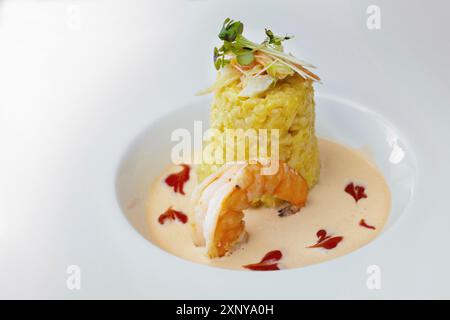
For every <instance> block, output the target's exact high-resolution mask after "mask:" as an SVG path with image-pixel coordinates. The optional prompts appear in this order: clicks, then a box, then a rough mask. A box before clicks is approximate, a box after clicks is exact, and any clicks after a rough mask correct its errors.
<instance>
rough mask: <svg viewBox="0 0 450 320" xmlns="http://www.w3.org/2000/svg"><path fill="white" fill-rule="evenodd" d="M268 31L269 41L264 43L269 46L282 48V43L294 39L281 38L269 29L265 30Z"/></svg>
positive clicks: (288, 37)
mask: <svg viewBox="0 0 450 320" xmlns="http://www.w3.org/2000/svg"><path fill="white" fill-rule="evenodd" d="M265 31H266V36H267V39H266V40H265V41H264V42H266V43H268V44H271V45H274V46H277V47H278V46H281V43H282V42H283V41H285V40H289V39H292V38H293V37H291V36H284V37H280V36H276V35H274V34H273V32H272V31H271V30H269V29H265Z"/></svg>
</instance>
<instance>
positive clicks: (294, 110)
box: [197, 74, 320, 206]
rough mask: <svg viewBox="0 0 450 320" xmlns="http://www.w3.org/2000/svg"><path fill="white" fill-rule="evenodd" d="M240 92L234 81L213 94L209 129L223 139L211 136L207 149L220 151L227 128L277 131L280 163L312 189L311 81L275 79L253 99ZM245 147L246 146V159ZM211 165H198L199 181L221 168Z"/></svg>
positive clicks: (315, 166)
mask: <svg viewBox="0 0 450 320" xmlns="http://www.w3.org/2000/svg"><path fill="white" fill-rule="evenodd" d="M241 89H242V88H241V84H240V81H234V82H232V83H230V84H228V85H226V86H224V87H222V88H220V89H219V90H217V91H216V92H215V95H214V100H213V104H212V109H211V115H210V117H211V118H210V121H211V128H213V129H216V131H217V132H219V133H221V135H222V136H220V134H219V136H217V135H214V136H213V137H212V138H211V139H210V141H208V142H207V143H206V145H207V146H208V148H210V149H209V150H213V152H214V149H216V148H223V143H222V141H224V136H225V130H226V129H244V130H247V129H256V130H258V129H268V130H270V129H278V130H279V157H280V160H282V161H284V162H286V163H287V164H288V165H289V166H290V167H291V168H293V169H295V170H296V171H297V172H298V173H300V174H301V175H302V176H303V178H304V179H305V180H306V182H307V184H308V187H309V188H310V189H311V188H312V187H313V186H314V185H315V184H316V183H317V181H318V179H319V174H320V160H319V150H318V144H317V137H316V135H315V124H314V123H315V103H314V88H313V85H312V81H311V80H305V79H303V78H302V77H301V76H299V75H298V74H295V75H293V76H289V77H286V78H285V79H282V80H278V81H277V82H276V83H275V84H273V85H272V86H271V87H270V88H269V89H268V90H266V91H264V92H263V93H261V94H259V95H257V96H255V97H241V96H239V92H240V91H241ZM269 137H270V133H269ZM248 147H249V146H248V144H247V145H246V148H247V157H248ZM210 162H211V161H205V162H204V163H202V164H200V165H199V166H197V175H198V178H199V180H200V181H201V180H203V179H205V178H206V177H207V176H209V175H210V174H212V173H213V172H215V171H217V170H218V169H219V168H220V167H221V164H215V163H212V164H210ZM261 202H262V203H263V204H264V205H266V206H275V205H277V204H278V202H277V201H276V199H272V198H263V199H261Z"/></svg>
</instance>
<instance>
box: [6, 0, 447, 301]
mask: <svg viewBox="0 0 450 320" xmlns="http://www.w3.org/2000/svg"><path fill="white" fill-rule="evenodd" d="M371 4H372V2H371V1H357V0H354V1H345V2H344V1H342V2H339V3H338V2H336V1H295V2H294V1H257V2H256V1H246V2H243V1H227V4H226V6H224V5H223V3H216V2H214V1H171V2H169V1H167V2H161V1H155V2H154V3H152V2H148V1H138V2H137V5H136V6H133V7H132V6H131V5H129V6H127V7H125V4H124V3H123V2H122V1H90V3H89V4H84V3H80V2H73V4H69V5H67V4H61V3H56V2H46V3H34V4H17V3H13V2H8V1H6V2H4V3H2V5H3V6H2V7H1V8H0V14H1V16H2V25H1V26H0V42H1V43H2V44H3V46H2V50H0V70H2V73H1V74H0V88H1V89H2V95H1V97H0V106H1V111H2V118H1V120H0V121H1V125H0V130H1V132H0V133H1V134H0V137H1V138H0V139H1V141H2V146H3V147H4V149H3V150H4V151H5V152H4V153H2V157H1V159H0V164H1V166H0V170H1V177H2V179H1V180H0V187H1V194H0V196H1V201H0V210H1V211H0V246H1V248H2V249H1V250H0V261H1V265H0V271H1V272H0V297H2V298H4V297H8V298H11V297H20V298H29V297H40V298H46V297H55V298H93V297H97V298H119V297H122V298H205V297H207V298H288V299H291V298H348V297H353V298H392V297H397V298H418V297H425V298H449V297H450V276H449V274H448V270H449V268H450V257H449V254H448V252H449V250H448V247H447V245H448V244H449V240H448V239H447V235H446V233H447V229H448V226H449V225H450V215H449V214H448V208H447V201H446V200H447V199H446V198H447V197H448V196H447V189H448V187H447V181H450V169H449V163H450V152H449V151H448V147H447V145H448V141H447V140H448V138H449V137H450V126H449V125H448V120H449V119H450V108H449V102H450V95H449V93H448V87H449V85H450V75H449V73H448V70H449V69H450V63H449V61H448V59H447V57H448V56H449V55H450V46H449V45H448V43H447V42H446V41H443V40H442V39H445V32H446V31H447V30H449V27H450V22H449V21H448V19H446V16H445V15H446V13H447V12H448V10H449V9H450V5H449V4H447V3H446V2H444V1H439V2H438V1H435V2H433V3H425V2H422V1H403V0H397V1H395V2H394V1H390V2H389V3H388V2H382V3H381V4H380V8H381V19H382V20H381V29H380V30H369V29H367V27H366V19H367V16H368V15H367V13H366V9H367V7H368V6H369V5H371ZM77 12H78V13H77ZM78 14H79V17H80V20H79V22H80V23H79V24H78V23H77V20H76V17H77V15H78ZM227 16H230V17H233V18H235V19H241V20H242V21H244V22H245V25H246V34H248V35H249V38H255V39H260V38H262V30H263V28H264V27H266V26H270V27H271V28H272V29H273V30H274V31H276V32H280V33H283V32H287V33H289V34H294V35H295V36H296V38H295V39H294V40H291V41H290V42H291V43H290V44H287V49H289V50H291V51H293V52H295V53H297V54H298V55H299V56H301V57H303V58H305V59H306V60H309V61H311V62H313V63H314V64H316V65H317V66H318V67H319V69H318V73H319V74H320V76H321V77H322V79H323V81H324V84H323V85H319V86H317V95H318V98H317V109H318V127H319V133H320V134H322V135H326V136H329V137H332V138H335V139H338V140H340V141H342V142H345V143H347V144H350V145H353V146H359V145H362V144H365V142H367V145H369V146H370V147H371V148H372V150H373V153H374V158H375V160H376V162H377V163H378V164H379V166H380V167H381V169H382V170H383V172H384V174H385V176H386V177H387V179H388V180H389V183H390V186H391V188H392V190H393V195H394V208H393V209H394V212H393V214H392V217H393V219H392V220H391V222H390V225H389V227H388V228H387V229H386V230H385V232H384V233H383V234H382V235H381V236H380V237H379V238H378V239H377V240H375V241H374V242H372V243H370V244H369V245H367V246H366V247H364V248H362V249H361V250H358V251H356V252H354V253H352V254H350V255H347V256H344V257H341V258H339V259H336V260H333V261H330V262H326V263H322V264H318V265H314V266H310V267H306V268H302V269H295V270H288V271H282V272H274V273H251V272H236V271H228V270H221V269H216V268H210V267H206V266H200V265H197V264H194V263H191V262H187V261H184V260H181V259H179V258H176V257H173V256H171V255H169V254H166V253H165V252H163V251H162V250H160V249H158V248H156V247H155V246H153V245H152V244H151V243H149V242H148V241H147V240H146V239H144V238H143V237H142V236H141V235H140V234H139V233H138V232H137V231H136V230H135V229H134V228H133V227H132V225H131V224H130V223H128V221H127V219H126V218H125V216H124V214H123V213H122V211H121V208H120V206H119V201H118V199H117V198H116V190H115V188H116V177H117V174H118V172H120V170H119V169H120V168H124V167H123V166H122V167H120V164H121V163H122V162H121V161H122V160H123V159H127V157H126V155H130V153H127V151H129V150H133V149H130V146H131V145H132V143H137V144H139V141H141V142H142V141H144V140H145V139H144V140H142V139H141V140H140V139H139V137H141V138H142V137H144V136H145V134H144V136H143V135H141V136H139V134H140V133H141V134H142V132H147V133H148V132H150V131H151V130H153V131H152V132H154V133H155V135H154V136H153V137H152V138H153V139H154V141H155V145H163V144H162V143H161V142H162V140H163V139H165V137H166V136H165V135H164V134H162V133H164V130H167V127H164V126H162V124H163V123H166V122H164V121H169V120H168V119H172V120H170V121H173V120H174V119H180V118H182V117H183V116H185V115H189V116H190V117H191V118H192V117H194V116H195V115H197V114H198V113H196V112H199V110H201V108H206V107H207V106H206V104H205V100H204V99H200V98H196V97H194V95H193V94H194V93H195V92H196V91H197V90H199V89H202V88H203V87H205V86H206V85H208V83H209V82H210V81H212V79H213V74H214V72H213V68H212V63H211V48H212V47H213V46H214V45H215V44H218V39H217V38H216V33H217V30H218V28H219V26H220V24H221V22H222V21H223V19H224V18H225V17H227ZM74 17H75V18H74ZM74 19H75V20H74ZM74 21H75V22H74ZM17 39H21V41H17ZM177 108H182V109H180V110H181V111H180V112H176V111H174V110H175V109H177ZM189 108H192V109H189ZM352 108H353V109H355V108H356V109H357V111H352ZM364 110H365V111H364ZM171 112H172V114H175V115H178V118H177V117H175V118H174V117H165V118H164V117H163V115H165V114H170V113H171ZM173 112H175V113H173ZM373 115H376V116H374V117H372V116H373ZM161 117H163V118H161ZM184 118H187V117H184ZM191 118H190V119H191ZM158 119H165V120H163V121H162V122H159V121H158ZM183 120H184V119H183ZM188 120H189V119H188ZM180 126H185V124H184V121H181V119H180ZM188 126H189V124H188ZM158 128H159V129H158ZM355 129H357V130H356V131H357V132H355V133H354V135H353V131H354V130H355ZM146 130H150V131H146ZM372 131H373V134H371V132H372ZM395 137H397V140H396V142H394V141H395ZM145 141H148V140H145ZM395 145H397V147H398V148H401V150H402V152H403V153H404V158H403V159H402V161H400V162H399V164H394V163H392V162H390V161H389V159H390V158H391V156H392V148H394V149H395V148H396V147H395ZM135 146H136V144H135ZM398 148H397V150H398ZM398 152H400V151H397V153H398ZM400 153H401V152H400ZM161 157H164V155H161V154H155V170H156V169H157V165H159V164H160V163H162V161H161V159H162V158H161ZM392 157H393V158H391V160H392V159H396V157H398V156H395V155H394V156H392ZM157 159H158V160H157ZM394 162H395V161H394ZM124 163H126V162H124ZM122 164H123V163H122ZM147 164H148V163H147ZM125 167H126V166H125ZM399 168H400V169H399ZM149 172H150V173H149V176H150V175H151V171H149ZM144 178H146V177H144ZM144 180H146V179H144ZM411 191H412V193H411ZM119 195H120V192H119ZM395 201H397V202H395ZM395 203H397V206H396V205H395ZM70 265H76V266H79V267H80V269H81V289H80V290H70V289H68V287H67V284H66V280H67V278H68V277H70V275H68V274H67V273H66V270H67V267H68V266H70ZM372 265H376V266H378V267H379V270H380V271H381V289H379V290H371V289H369V288H368V287H367V283H366V282H367V279H368V278H369V277H370V275H369V274H368V273H367V269H368V267H369V266H372Z"/></svg>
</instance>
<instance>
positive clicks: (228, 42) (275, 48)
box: [214, 18, 320, 81]
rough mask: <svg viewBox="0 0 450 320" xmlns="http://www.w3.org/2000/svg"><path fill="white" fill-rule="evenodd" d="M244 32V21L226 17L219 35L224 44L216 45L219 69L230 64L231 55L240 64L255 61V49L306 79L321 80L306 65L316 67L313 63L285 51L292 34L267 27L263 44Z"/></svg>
mask: <svg viewBox="0 0 450 320" xmlns="http://www.w3.org/2000/svg"><path fill="white" fill-rule="evenodd" d="M243 32H244V24H243V23H242V22H240V21H234V20H231V19H230V18H226V19H225V21H224V22H223V25H222V28H221V30H220V32H219V35H218V36H219V39H221V40H223V44H222V46H221V47H219V48H217V47H214V66H215V67H216V69H217V70H219V69H221V68H223V67H225V66H226V65H227V64H229V63H230V62H231V60H230V57H233V56H235V57H236V61H237V63H238V64H239V65H241V66H249V65H251V64H252V63H253V62H254V61H255V51H259V52H261V53H264V54H266V55H267V56H269V57H271V58H272V59H273V60H276V61H277V62H279V63H281V64H282V65H285V66H287V67H289V68H291V69H292V70H294V71H295V72H297V73H298V74H300V75H301V76H302V77H303V78H305V79H306V78H310V79H313V80H315V81H320V78H319V77H317V76H316V75H315V74H313V73H312V72H310V71H309V70H307V69H305V67H308V68H315V67H314V66H313V65H312V64H309V63H307V62H305V61H302V60H300V59H297V58H295V57H294V56H293V55H291V54H287V53H285V52H283V46H282V43H283V42H284V41H286V40H289V39H292V38H293V37H292V36H284V37H282V36H277V35H275V34H274V33H273V32H272V31H271V30H269V29H265V34H266V38H265V40H264V41H263V42H262V43H261V44H257V43H255V42H252V41H250V40H248V39H246V38H245V37H244V36H243V35H242V33H243Z"/></svg>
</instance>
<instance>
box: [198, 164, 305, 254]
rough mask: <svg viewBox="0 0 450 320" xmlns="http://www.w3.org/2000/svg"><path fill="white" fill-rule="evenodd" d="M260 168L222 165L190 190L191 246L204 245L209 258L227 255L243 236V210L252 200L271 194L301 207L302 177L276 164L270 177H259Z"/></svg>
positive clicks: (303, 202)
mask: <svg viewBox="0 0 450 320" xmlns="http://www.w3.org/2000/svg"><path fill="white" fill-rule="evenodd" d="M262 168H263V165H262V164H261V163H259V162H258V163H256V164H249V163H244V164H233V165H225V166H223V167H222V168H221V169H220V170H219V171H218V172H216V173H214V174H212V175H211V176H209V177H208V178H207V179H205V180H204V181H203V182H202V183H201V184H200V185H198V186H197V188H196V189H195V190H194V193H193V195H192V198H191V201H192V205H193V208H194V217H193V219H192V220H193V221H194V222H193V223H194V243H195V244H196V245H198V246H206V250H207V255H208V256H209V257H210V258H216V257H222V256H224V255H225V254H227V253H230V252H231V251H232V250H233V248H234V247H235V246H236V245H237V244H238V243H239V242H241V241H242V240H243V239H244V238H245V236H246V233H245V223H244V221H243V218H244V213H243V211H244V210H245V209H247V208H249V207H250V205H251V203H252V201H254V200H256V199H258V198H260V197H261V196H264V195H271V196H274V197H277V198H279V199H281V200H284V201H287V202H289V203H291V204H292V205H294V206H296V207H299V208H300V207H302V206H304V205H305V202H306V198H307V195H308V186H307V184H306V181H305V180H304V179H303V177H302V176H301V175H300V174H298V173H296V172H295V171H294V170H293V169H291V168H290V167H289V166H288V165H287V164H285V163H283V162H280V163H279V169H278V172H277V173H276V174H274V175H262V174H261V170H262Z"/></svg>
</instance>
